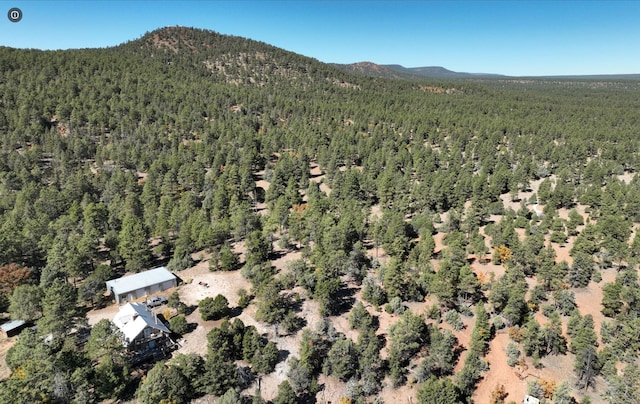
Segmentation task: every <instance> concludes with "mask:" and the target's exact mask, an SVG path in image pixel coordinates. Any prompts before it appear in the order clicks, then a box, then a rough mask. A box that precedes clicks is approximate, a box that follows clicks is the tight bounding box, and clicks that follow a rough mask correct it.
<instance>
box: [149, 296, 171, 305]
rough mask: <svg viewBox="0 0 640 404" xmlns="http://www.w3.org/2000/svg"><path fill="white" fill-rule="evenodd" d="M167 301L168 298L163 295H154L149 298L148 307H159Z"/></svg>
mask: <svg viewBox="0 0 640 404" xmlns="http://www.w3.org/2000/svg"><path fill="white" fill-rule="evenodd" d="M166 303H167V299H165V298H164V297H162V296H156V297H152V298H151V299H147V307H158V306H161V305H163V304H166Z"/></svg>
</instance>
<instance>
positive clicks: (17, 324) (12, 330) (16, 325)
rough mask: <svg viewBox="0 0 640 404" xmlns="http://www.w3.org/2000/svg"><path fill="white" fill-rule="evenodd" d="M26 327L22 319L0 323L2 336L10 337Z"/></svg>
mask: <svg viewBox="0 0 640 404" xmlns="http://www.w3.org/2000/svg"><path fill="white" fill-rule="evenodd" d="M26 327H27V322H26V321H24V320H12V321H8V322H6V323H4V324H2V325H0V331H1V332H2V336H4V337H6V338H11V337H13V336H16V335H18V334H20V333H21V332H22V330H24V329H25V328H26Z"/></svg>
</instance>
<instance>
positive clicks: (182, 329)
mask: <svg viewBox="0 0 640 404" xmlns="http://www.w3.org/2000/svg"><path fill="white" fill-rule="evenodd" d="M169 329H171V331H173V332H175V333H176V334H180V335H182V334H186V333H188V332H189V330H190V327H189V323H188V322H187V319H186V318H185V316H183V315H178V316H175V317H173V318H172V319H171V320H169Z"/></svg>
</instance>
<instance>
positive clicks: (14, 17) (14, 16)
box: [7, 7, 22, 22]
mask: <svg viewBox="0 0 640 404" xmlns="http://www.w3.org/2000/svg"><path fill="white" fill-rule="evenodd" d="M7 17H9V21H11V22H20V20H21V19H22V10H20V9H19V8H17V7H14V8H12V9H11V10H9V12H8V13H7Z"/></svg>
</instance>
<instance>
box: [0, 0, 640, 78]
mask: <svg viewBox="0 0 640 404" xmlns="http://www.w3.org/2000/svg"><path fill="white" fill-rule="evenodd" d="M12 7H18V8H20V9H21V10H22V12H23V18H22V21H20V22H18V23H12V22H10V21H9V20H8V18H7V12H8V10H9V9H10V8H12ZM639 21H640V0H627V1H615V0H613V1H595V0H588V1H565V0H557V1H524V0H522V1H509V0H498V1H482V0H470V1H427V0H414V1H401V0H397V1H372V0H357V1H338V0H288V1H270V0H262V1H248V0H246V1H244V0H235V1H222V0H219V1H218V0H196V1H177V0H172V1H170V0H165V1H151V0H144V1H135V0H75V1H57V0H38V1H21V0H0V45H4V46H11V47H16V48H38V49H67V48H85V47H107V46H114V45H117V44H119V43H122V42H125V41H127V40H132V39H136V38H139V37H140V36H142V35H143V34H144V33H145V32H148V31H152V30H154V29H156V28H160V27H164V26H169V25H182V26H189V27H197V28H205V29H211V30H214V31H217V32H220V33H222V34H230V35H238V36H243V37H247V38H251V39H255V40H259V41H262V42H266V43H269V44H272V45H275V46H278V47H281V48H284V49H287V50H290V51H293V52H296V53H300V54H303V55H306V56H310V57H314V58H316V59H318V60H320V61H323V62H335V63H353V62H360V61H371V62H374V63H379V64H392V63H395V64H401V65H403V66H406V67H419V66H443V67H446V68H448V69H450V70H454V71H462V72H474V73H480V72H482V73H499V74H507V75H515V76H525V75H563V74H625V73H640V51H639V50H638V49H639V48H640V23H639Z"/></svg>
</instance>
